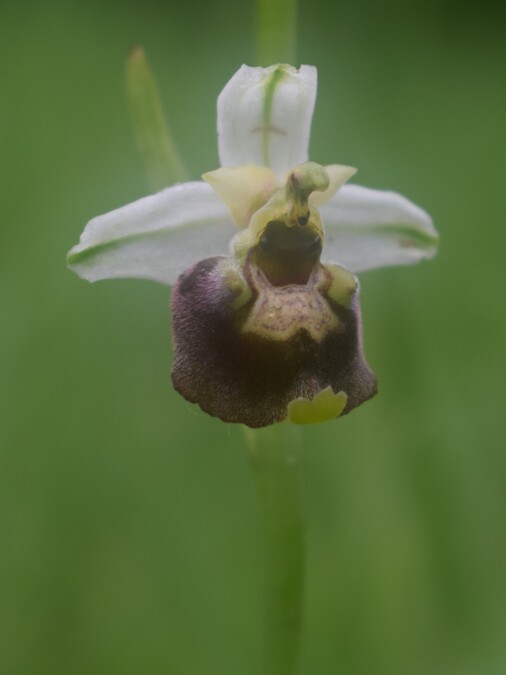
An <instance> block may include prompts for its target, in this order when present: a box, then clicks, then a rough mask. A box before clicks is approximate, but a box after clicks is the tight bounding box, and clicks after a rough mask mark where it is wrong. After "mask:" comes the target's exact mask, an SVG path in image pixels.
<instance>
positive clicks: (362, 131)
mask: <svg viewBox="0 0 506 675" xmlns="http://www.w3.org/2000/svg"><path fill="white" fill-rule="evenodd" d="M484 11H485V10H484V9H483V10H482V8H481V7H480V6H476V5H469V7H467V6H464V7H463V8H462V7H461V8H460V10H459V17H458V22H456V21H454V16H453V13H450V12H449V9H448V7H447V5H446V3H444V2H442V1H440V2H438V1H437V0H436V1H435V2H433V3H408V4H407V5H405V6H403V7H402V8H400V7H399V6H398V4H396V3H394V2H393V1H391V0H388V1H387V2H385V3H382V4H381V5H377V4H376V3H374V2H372V0H369V1H367V0H366V2H364V3H358V4H357V3H344V4H339V5H338V4H336V3H333V2H331V0H315V3H313V4H312V5H311V6H310V7H309V6H307V5H305V4H304V3H301V7H300V16H299V26H300V28H299V33H298V45H297V51H298V55H299V58H300V59H301V62H303V63H312V64H315V65H317V66H318V68H319V76H320V83H319V84H320V94H319V96H318V104H317V111H316V115H315V119H314V124H313V136H312V152H311V159H313V160H314V161H317V162H320V163H322V164H325V163H328V162H335V161H339V162H341V163H343V164H350V165H352V166H357V167H358V168H359V170H360V171H359V174H358V177H357V179H356V182H358V183H362V184H364V185H368V186H371V187H378V188H382V187H384V188H395V189H397V190H399V191H400V192H401V193H403V194H405V195H406V196H407V197H409V198H411V199H413V200H414V201H415V202H418V203H420V204H421V205H422V206H423V207H425V208H426V209H427V210H428V211H429V212H430V213H431V214H432V215H433V217H434V220H435V222H436V225H437V226H438V227H439V230H440V233H441V251H440V253H439V255H438V257H437V258H436V259H435V260H434V261H432V262H430V263H425V264H420V265H419V266H417V267H413V268H409V269H392V270H383V271H380V272H374V273H370V274H364V275H362V277H361V284H362V291H361V293H362V304H363V319H364V329H365V341H366V345H365V346H366V353H367V356H368V360H369V362H370V363H371V365H372V366H373V367H374V369H375V371H376V373H377V375H378V378H379V382H380V393H379V395H378V396H377V397H376V398H375V399H374V400H373V401H371V402H369V403H367V404H365V405H364V406H363V407H361V408H360V409H358V410H356V411H354V412H353V413H352V414H351V415H350V416H348V417H346V418H343V419H339V420H337V421H336V422H335V423H330V424H327V425H322V426H318V427H305V428H304V429H303V438H304V442H305V450H306V451H305V460H304V464H305V466H304V476H305V501H306V506H307V510H308V539H309V569H308V586H307V601H308V617H307V631H306V640H305V644H304V650H303V651H304V661H305V671H304V672H305V675H336V674H337V673H343V674H344V675H364V674H367V675H392V674H395V675H397V673H399V674H402V675H427V674H430V675H500V674H501V673H504V672H505V670H506V649H505V646H504V639H503V638H504V630H505V627H506V616H505V614H506V610H505V607H506V603H505V598H504V588H505V587H506V540H505V534H504V522H505V519H506V500H505V496H504V484H505V478H506V460H505V455H504V414H503V411H502V403H503V400H504V396H503V390H504V376H501V375H500V369H501V366H503V365H504V343H505V328H506V325H505V324H506V318H505V314H504V310H503V298H502V291H501V287H502V284H503V283H504V249H505V245H506V234H505V232H506V230H505V228H504V224H503V220H504V205H503V196H502V185H501V186H500V179H502V175H501V171H502V167H503V159H504V158H503V152H502V150H501V148H500V146H499V143H498V139H499V137H500V133H501V131H502V129H503V126H504V118H505V114H506V97H505V94H504V89H503V88H501V87H500V86H499V82H500V79H499V78H500V75H501V74H502V71H501V69H502V64H503V62H504V51H505V47H504V42H503V41H502V36H501V35H500V33H499V28H496V18H495V16H488V15H487V14H486V13H484ZM456 18H457V17H455V19H456ZM253 25H254V11H253V7H251V8H249V7H248V8H246V6H245V5H244V4H241V3H236V4H235V5H232V6H231V5H230V3H225V2H218V3H212V4H209V3H204V2H195V3H179V4H177V5H176V4H173V3H163V4H162V3H160V4H157V3H156V2H150V3H147V4H146V3H144V4H141V3H137V4H135V3H130V4H128V5H124V4H120V3H117V2H114V1H113V2H111V3H99V2H98V1H96V0H95V1H92V2H88V3H77V4H76V3H69V4H67V5H66V6H65V7H62V6H61V5H60V4H59V3H56V2H53V1H52V0H49V4H48V3H45V4H44V5H38V4H37V3H35V2H33V1H29V2H28V3H25V4H22V5H15V4H13V3H11V4H10V6H9V7H6V8H5V9H4V10H3V11H2V21H1V22H0V45H1V49H2V50H3V57H2V59H1V60H0V63H1V66H0V68H1V70H2V73H1V77H2V91H3V97H2V105H1V107H0V116H1V120H2V122H1V125H0V147H1V149H2V151H1V160H0V161H1V163H0V172H1V184H2V200H1V205H0V209H1V223H2V225H1V228H0V256H1V258H2V260H1V265H0V296H1V299H2V302H1V306H2V308H3V309H2V330H1V332H0V342H1V349H0V372H1V373H2V375H1V389H0V410H1V411H2V412H1V415H0V512H1V514H2V516H1V518H0V537H1V550H2V555H1V556H0V579H1V585H2V591H1V602H0V672H1V673H6V674H9V675H11V674H12V675H85V674H86V675H88V674H89V673H93V675H115V674H118V675H134V674H138V673H142V674H143V675H144V674H149V675H158V674H159V675H162V674H164V675H166V674H167V673H173V674H174V675H179V674H183V675H201V674H202V673H205V674H206V675H227V674H228V673H230V674H234V675H235V674H236V673H241V675H256V673H258V672H259V667H260V665H259V664H260V649H261V648H260V644H261V625H260V623H261V617H262V608H261V560H262V557H261V536H260V528H259V524H258V520H257V514H256V508H255V498H254V490H253V485H252V481H251V477H250V476H249V473H248V465H247V457H246V447H245V442H244V438H243V435H242V433H241V430H240V429H237V428H234V427H227V426H226V425H224V424H222V423H220V422H217V421H215V420H212V419H210V418H208V417H207V416H206V415H204V414H202V413H201V412H199V411H198V410H197V409H194V408H192V407H191V406H190V405H189V404H187V403H186V402H185V401H184V400H183V399H181V398H180V397H178V396H177V395H176V394H175V393H174V391H173V390H172V388H171V384H170V376H169V369H170V362H171V348H170V330H169V325H170V324H169V313H168V293H167V291H166V289H164V288H163V287H161V286H160V287H159V286H156V285H155V284H151V283H149V282H145V283H143V282H135V281H121V282H115V281H113V282H104V283H103V284H97V285H93V286H90V285H88V284H86V283H85V282H83V281H81V280H79V279H78V278H77V277H76V276H75V275H73V274H71V273H69V272H68V271H67V270H66V268H65V254H66V251H67V250H68V249H69V248H70V246H71V245H72V244H74V243H75V242H76V241H77V238H78V235H79V233H80V232H81V230H82V228H83V225H84V223H85V222H86V221H87V220H88V219H89V218H90V217H92V216H94V215H97V214H99V213H103V212H105V211H107V210H110V209H112V208H114V207H117V206H120V205H122V204H124V203H127V202H130V201H132V200H133V199H134V198H136V197H140V196H142V195H144V194H145V193H146V187H145V183H144V176H143V172H142V167H141V165H140V162H139V161H138V157H137V155H136V150H135V146H134V142H133V140H132V134H131V127H130V119H129V113H128V108H127V105H126V95H125V91H124V80H123V68H124V60H125V57H126V54H127V52H128V50H129V48H130V47H131V46H132V45H134V44H142V45H143V46H144V48H145V49H146V52H147V54H148V55H149V57H150V61H151V64H152V67H153V70H154V71H155V72H156V74H157V79H158V82H159V85H160V91H161V96H162V99H163V104H164V106H165V108H166V109H167V110H169V112H170V122H171V131H172V133H173V135H174V138H176V140H177V145H178V149H180V151H181V153H182V154H183V157H184V158H185V161H186V162H187V164H188V167H189V169H190V171H191V175H192V177H198V176H199V174H200V173H202V172H203V171H206V170H210V169H213V168H215V167H216V166H217V165H218V161H217V155H216V147H215V138H216V137H215V131H214V125H215V104H216V96H217V94H218V92H219V91H220V89H221V87H222V86H223V84H224V83H225V82H226V81H227V80H228V78H229V77H230V76H231V75H232V73H233V72H234V71H235V70H236V69H237V67H238V66H239V65H240V63H242V62H247V63H250V64H252V65H254V63H253V61H254V48H253V35H252V26H253ZM498 25H499V22H498V21H497V26H498ZM329 139H332V140H331V142H330V141H329Z"/></svg>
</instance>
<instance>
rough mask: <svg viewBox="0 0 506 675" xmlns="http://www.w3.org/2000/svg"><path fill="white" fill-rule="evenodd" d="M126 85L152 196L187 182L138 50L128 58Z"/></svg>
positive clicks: (149, 71) (149, 72) (155, 88)
mask: <svg viewBox="0 0 506 675" xmlns="http://www.w3.org/2000/svg"><path fill="white" fill-rule="evenodd" d="M126 83H127V93H128V101H129V104H130V109H131V113H132V121H133V129H134V134H135V140H136V143H137V147H138V149H139V152H140V154H141V157H142V160H143V162H144V168H145V171H146V175H147V178H148V184H149V187H150V189H151V190H153V191H155V192H156V191H158V190H161V189H162V188H164V187H167V186H168V185H172V184H173V183H177V182H179V181H186V180H188V173H187V171H186V169H185V167H184V164H183V160H182V159H181V157H180V156H179V153H178V152H177V150H176V146H175V143H174V141H173V139H172V137H171V135H170V132H169V129H168V126H167V123H166V121H165V116H164V114H163V109H162V104H161V101H160V95H159V93H158V87H157V84H156V80H155V78H154V76H153V73H152V72H151V69H150V67H149V64H148V61H147V59H146V55H145V54H144V50H143V49H142V48H141V47H136V48H135V49H133V50H132V52H131V53H130V54H129V56H128V61H127V70H126Z"/></svg>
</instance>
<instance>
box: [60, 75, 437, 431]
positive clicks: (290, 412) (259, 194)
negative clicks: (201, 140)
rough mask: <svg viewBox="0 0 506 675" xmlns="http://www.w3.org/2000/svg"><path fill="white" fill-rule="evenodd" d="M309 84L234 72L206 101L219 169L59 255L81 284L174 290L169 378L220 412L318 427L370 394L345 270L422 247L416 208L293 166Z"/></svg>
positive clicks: (353, 293)
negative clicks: (212, 106) (141, 283)
mask: <svg viewBox="0 0 506 675" xmlns="http://www.w3.org/2000/svg"><path fill="white" fill-rule="evenodd" d="M316 80H317V74H316V68H314V67H313V66H301V68H300V69H298V70H297V69H295V68H293V67H291V66H288V65H276V66H271V67H269V68H251V67H248V66H242V67H241V68H240V69H239V71H238V72H237V73H236V74H235V75H234V76H233V77H232V79H231V80H230V81H229V82H228V83H227V85H226V86H225V88H224V89H223V91H222V92H221V94H220V96H219V97H218V124H217V126H218V149H219V158H220V163H221V167H220V168H218V169H217V170H215V171H210V172H209V173H206V174H204V175H203V177H202V178H203V180H200V181H193V182H187V183H182V184H178V185H174V186H171V187H168V188H166V189H164V190H162V191H161V192H158V193H157V194H154V195H152V196H149V197H145V198H143V199H140V200H138V201H136V202H134V203H132V204H129V205H127V206H123V207H121V208H119V209H116V210H114V211H111V212H110V213H107V214H105V215H102V216H99V217H97V218H93V219H92V220H91V221H90V222H89V223H88V224H87V225H86V228H85V230H84V232H83V233H82V236H81V239H80V242H79V244H78V245H77V246H75V247H74V248H73V249H72V250H71V251H70V253H69V256H68V263H69V266H70V267H71V269H73V270H74V271H75V272H77V274H79V275H80V276H81V277H83V278H85V279H87V280H89V281H97V280H99V279H107V278H117V277H137V278H145V279H152V280H155V281H158V282H161V283H164V284H168V285H175V289H174V292H173V297H172V308H173V324H174V347H175V355H174V364H173V371H172V377H173V382H174V385H175V387H176V389H177V390H178V391H179V392H180V393H182V394H183V396H184V397H185V398H187V399H188V400H189V401H192V402H195V403H198V404H199V405H200V406H201V408H202V409H203V410H205V411H206V412H209V413H210V414H212V415H215V416H217V417H220V418H221V419H223V420H225V421H227V422H241V423H244V424H247V425H249V426H251V427H260V426H266V425H268V424H272V423H274V422H279V421H283V420H285V419H291V420H292V421H294V422H300V423H304V422H316V421H324V420H326V419H330V418H333V417H337V416H339V415H340V414H342V413H347V412H349V411H350V410H351V409H353V408H354V407H356V406H357V405H359V404H360V403H362V402H363V401H365V400H367V399H368V398H370V397H371V396H373V395H374V393H375V392H376V379H375V377H374V375H373V373H372V372H371V370H370V368H369V366H368V365H367V363H366V360H365V357H364V355H363V351H362V331H361V319H360V306H359V299H358V281H357V278H356V277H355V276H354V274H355V273H357V272H361V271H364V270H369V269H373V268H378V267H385V266H389V265H403V264H409V263H414V262H417V261H419V260H421V259H423V258H430V257H431V256H432V255H434V253H435V251H436V247H437V233H436V230H435V229H434V226H433V224H432V221H431V219H430V217H429V216H428V215H427V213H425V211H423V210H422V209H421V208H419V207H418V206H415V205H414V204H413V203H411V202H410V201H408V200H407V199H406V198H405V197H402V196H401V195H399V194H397V193H395V192H383V191H379V190H372V189H368V188H365V187H359V186H357V185H345V183H346V181H347V180H348V179H349V178H351V176H352V175H353V174H354V173H355V169H353V168H351V167H348V166H342V165H331V166H326V167H324V166H321V165H319V164H316V163H314V162H309V161H308V145H309V137H310V130H311V119H312V115H313V109H314V105H315V99H316Z"/></svg>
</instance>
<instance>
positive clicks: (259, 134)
mask: <svg viewBox="0 0 506 675" xmlns="http://www.w3.org/2000/svg"><path fill="white" fill-rule="evenodd" d="M316 78H317V76H316V68H315V67H314V66H301V67H300V69H299V70H297V69H296V68H293V67H292V66H286V65H278V66H271V67H269V68H251V67H249V66H242V67H241V68H240V69H239V70H238V71H237V73H236V74H235V75H234V76H233V77H232V79H231V80H230V81H229V82H228V83H227V84H226V85H225V88H224V89H223V91H222V92H221V94H220V96H219V97H218V148H219V155H220V163H221V165H222V166H224V167H227V168H228V167H234V166H241V165H246V164H257V165H259V166H268V167H270V168H271V169H272V170H273V171H274V172H275V173H277V174H278V176H279V175H280V174H281V173H283V172H284V171H287V170H288V169H291V168H292V167H294V166H296V165H297V164H302V163H303V162H306V161H307V159H308V145H309V135H310V132H311V119H312V116H313V110H314V104H315V99H316Z"/></svg>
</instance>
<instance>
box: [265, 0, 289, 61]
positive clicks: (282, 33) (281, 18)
mask: <svg viewBox="0 0 506 675" xmlns="http://www.w3.org/2000/svg"><path fill="white" fill-rule="evenodd" d="M257 21H258V31H257V36H258V37H257V61H258V65H261V66H270V65H272V64H274V63H290V64H292V65H295V57H296V54H295V51H296V32H297V1H296V0H257Z"/></svg>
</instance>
